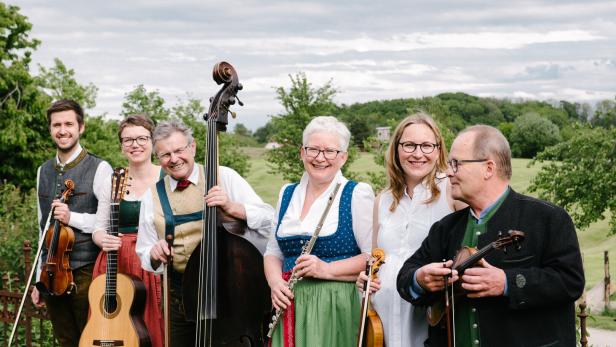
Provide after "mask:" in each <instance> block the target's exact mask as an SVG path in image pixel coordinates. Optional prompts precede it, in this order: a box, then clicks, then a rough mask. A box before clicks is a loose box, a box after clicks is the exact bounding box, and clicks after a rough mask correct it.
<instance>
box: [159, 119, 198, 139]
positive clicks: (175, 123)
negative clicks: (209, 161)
mask: <svg viewBox="0 0 616 347" xmlns="http://www.w3.org/2000/svg"><path fill="white" fill-rule="evenodd" d="M175 132H179V133H182V134H183V135H184V136H186V139H187V140H188V143H189V144H190V143H192V142H193V141H194V138H193V135H192V129H191V128H189V127H188V126H186V124H184V123H182V122H181V121H180V120H178V119H172V120H168V121H165V122H161V123H160V124H158V125H157V126H156V128H155V129H154V134H153V135H152V143H153V144H154V145H156V142H158V141H160V140H164V139H166V138H168V137H169V136H171V135H172V134H173V133H175Z"/></svg>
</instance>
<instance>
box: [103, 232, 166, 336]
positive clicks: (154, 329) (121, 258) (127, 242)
mask: <svg viewBox="0 0 616 347" xmlns="http://www.w3.org/2000/svg"><path fill="white" fill-rule="evenodd" d="M136 243H137V234H136V233H134V234H124V235H122V246H121V248H120V251H119V252H118V273H123V274H127V275H133V276H135V277H137V278H139V279H140V280H141V281H142V282H143V285H144V286H145V289H146V301H145V310H144V313H143V320H144V322H145V326H146V327H147V329H148V332H149V334H150V340H151V341H152V347H162V346H163V331H164V329H163V326H164V325H163V316H162V312H161V307H162V306H161V300H162V299H161V297H162V293H161V284H160V281H161V278H160V276H159V275H155V274H153V273H151V272H148V271H145V270H143V269H142V268H141V261H140V259H139V257H138V256H137V253H136V252H135V246H136ZM106 272H107V252H100V253H99V254H98V258H97V259H96V264H94V271H93V272H92V278H96V276H98V275H100V274H104V273H106Z"/></svg>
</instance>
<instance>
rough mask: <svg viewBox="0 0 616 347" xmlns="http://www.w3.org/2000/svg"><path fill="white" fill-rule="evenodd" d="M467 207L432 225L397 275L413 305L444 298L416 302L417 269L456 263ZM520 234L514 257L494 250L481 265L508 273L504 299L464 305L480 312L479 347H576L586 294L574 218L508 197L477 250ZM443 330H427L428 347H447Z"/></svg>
mask: <svg viewBox="0 0 616 347" xmlns="http://www.w3.org/2000/svg"><path fill="white" fill-rule="evenodd" d="M468 216H469V208H466V209H463V210H461V211H457V212H454V213H452V214H450V215H448V216H446V217H444V218H443V219H441V220H440V221H438V222H436V223H435V224H434V225H432V228H431V229H430V233H429V234H428V237H427V238H426V239H425V240H424V241H423V243H422V245H421V247H420V248H419V249H418V250H417V252H415V254H413V255H412V256H411V257H410V258H409V259H407V260H406V262H405V263H404V265H403V266H402V268H401V269H400V272H399V274H398V281H397V285H398V292H399V293H400V295H401V296H402V298H404V299H405V300H407V301H410V302H411V303H412V304H414V305H418V306H427V305H430V304H432V303H433V302H435V301H436V300H439V299H441V298H442V297H443V294H442V292H440V293H428V292H426V293H424V294H422V295H421V296H420V297H419V298H417V299H413V298H412V297H411V295H410V292H409V288H410V285H411V282H412V280H413V274H414V273H415V271H417V270H418V269H419V268H420V267H421V266H423V265H426V264H429V263H433V262H440V261H443V259H453V257H454V255H455V253H456V251H457V250H458V249H459V248H460V245H461V244H462V239H463V237H464V233H465V230H466V223H467V220H468ZM511 229H513V230H519V231H522V232H524V233H525V239H524V240H523V241H522V242H521V244H520V245H521V249H520V250H519V251H517V250H515V249H513V248H510V249H508V252H507V253H506V254H505V253H504V252H502V251H498V250H496V251H493V252H492V253H490V254H488V255H487V256H486V257H485V259H486V260H487V261H488V262H489V263H490V264H492V265H493V266H496V267H498V268H501V269H503V270H504V271H505V274H506V276H507V286H508V296H500V297H490V298H480V299H468V300H471V303H472V305H473V306H474V307H476V308H477V312H478V322H479V329H480V339H481V345H482V346H483V347H485V346H516V347H520V346H575V343H576V341H575V340H576V334H575V300H576V299H577V298H579V297H580V295H581V294H582V291H583V289H584V270H583V268H582V258H581V255H580V248H579V245H578V240H577V235H576V233H575V228H574V226H573V223H572V221H571V218H570V217H569V215H568V214H567V212H566V211H565V210H563V209H562V208H560V207H558V206H555V205H553V204H550V203H548V202H545V201H541V200H538V199H534V198H532V197H528V196H524V195H521V194H518V193H516V192H514V191H513V190H511V191H510V192H509V195H508V196H507V197H506V199H505V201H503V203H502V205H501V206H500V208H499V209H498V211H496V213H495V214H494V215H493V216H492V218H491V219H490V220H489V221H488V223H487V231H486V232H485V233H484V234H483V235H480V236H479V240H478V248H481V247H483V246H485V245H487V244H489V243H491V242H493V241H495V240H496V239H497V238H498V233H499V232H502V233H503V234H506V233H507V231H509V230H511ZM446 341H447V334H446V332H445V330H444V329H443V328H442V327H439V326H437V327H430V332H429V338H428V341H426V345H427V346H446V345H447V342H446Z"/></svg>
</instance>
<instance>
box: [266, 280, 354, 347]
mask: <svg viewBox="0 0 616 347" xmlns="http://www.w3.org/2000/svg"><path fill="white" fill-rule="evenodd" d="M294 296H295V300H294V302H295V329H294V330H295V331H294V333H295V337H294V339H293V337H291V336H289V335H288V334H285V328H284V325H285V324H284V322H281V323H280V324H278V326H277V328H276V330H275V331H274V334H273V336H272V344H271V345H272V346H275V347H284V346H290V345H293V346H296V347H328V346H336V347H346V346H349V347H352V346H356V345H357V332H358V330H359V316H360V310H361V299H360V297H359V294H358V292H357V288H355V283H353V282H338V281H325V280H317V279H311V278H304V279H302V280H301V281H299V282H297V284H296V285H295V288H294ZM285 335H286V336H285ZM285 338H286V339H287V342H286V343H285V341H284V340H285ZM289 338H291V339H293V341H288V339H289Z"/></svg>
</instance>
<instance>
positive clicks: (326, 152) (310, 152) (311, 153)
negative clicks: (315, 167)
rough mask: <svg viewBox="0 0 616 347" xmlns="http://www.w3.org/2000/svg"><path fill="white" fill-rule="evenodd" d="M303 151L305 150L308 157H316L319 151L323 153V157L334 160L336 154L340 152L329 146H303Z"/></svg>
mask: <svg viewBox="0 0 616 347" xmlns="http://www.w3.org/2000/svg"><path fill="white" fill-rule="evenodd" d="M304 152H306V155H307V156H308V157H309V158H316V157H318V156H319V154H320V153H323V157H325V159H327V160H334V159H336V157H337V156H338V153H340V152H342V151H339V150H337V149H331V148H326V149H318V148H315V147H308V146H306V147H304Z"/></svg>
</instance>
